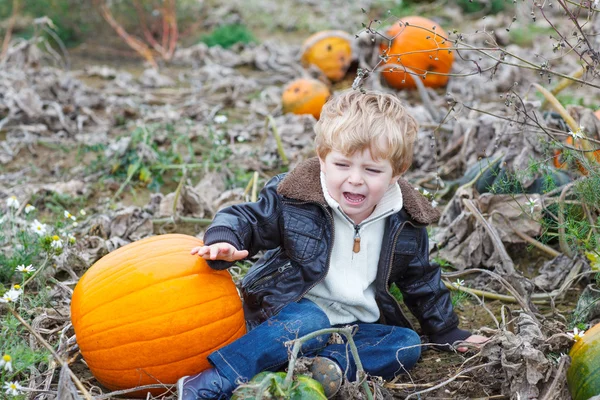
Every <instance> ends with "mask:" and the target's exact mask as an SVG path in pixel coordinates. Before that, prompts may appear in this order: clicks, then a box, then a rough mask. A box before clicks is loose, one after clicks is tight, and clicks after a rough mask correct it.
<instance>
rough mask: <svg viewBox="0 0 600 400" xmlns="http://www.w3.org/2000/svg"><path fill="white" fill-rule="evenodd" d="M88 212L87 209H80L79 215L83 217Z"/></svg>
mask: <svg viewBox="0 0 600 400" xmlns="http://www.w3.org/2000/svg"><path fill="white" fill-rule="evenodd" d="M86 214H87V213H86V212H85V210H83V209H82V210H79V215H81V216H82V217H83V216H85V215H86Z"/></svg>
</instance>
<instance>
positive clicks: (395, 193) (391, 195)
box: [319, 172, 402, 225]
mask: <svg viewBox="0 0 600 400" xmlns="http://www.w3.org/2000/svg"><path fill="white" fill-rule="evenodd" d="M319 175H320V181H321V190H322V191H323V196H324V197H325V201H326V202H327V204H329V207H331V208H332V209H333V210H334V211H335V212H337V213H339V214H341V215H342V216H343V217H345V219H347V220H348V222H350V221H352V219H351V218H350V217H348V215H346V213H345V212H344V211H343V210H342V207H340V204H339V203H338V202H337V201H336V200H335V199H334V198H333V197H331V195H330V194H329V191H328V190H327V184H326V183H325V174H324V173H323V172H321V173H320V174H319ZM401 209H402V192H401V191H400V186H398V183H394V184H393V185H390V187H389V188H388V189H387V190H386V191H385V193H384V194H383V197H382V198H381V200H380V201H379V203H377V205H376V206H375V209H374V210H373V212H372V213H371V215H369V216H368V217H367V218H365V220H364V221H362V222H361V223H360V224H359V225H364V224H366V223H368V222H369V221H372V220H374V219H377V218H378V217H379V216H381V215H384V214H388V215H389V214H393V213H397V212H398V211H400V210H401ZM352 223H353V224H354V222H352Z"/></svg>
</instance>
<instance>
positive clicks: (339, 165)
mask: <svg viewBox="0 0 600 400" xmlns="http://www.w3.org/2000/svg"><path fill="white" fill-rule="evenodd" d="M335 165H336V166H337V167H347V166H348V164H344V163H335Z"/></svg>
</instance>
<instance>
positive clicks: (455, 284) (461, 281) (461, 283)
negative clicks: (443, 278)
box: [452, 279, 465, 287]
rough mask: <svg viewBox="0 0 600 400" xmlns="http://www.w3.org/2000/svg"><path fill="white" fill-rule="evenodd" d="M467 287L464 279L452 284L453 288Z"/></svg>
mask: <svg viewBox="0 0 600 400" xmlns="http://www.w3.org/2000/svg"><path fill="white" fill-rule="evenodd" d="M464 285H465V281H464V280H462V279H457V280H456V282H452V286H454V287H459V286H464Z"/></svg>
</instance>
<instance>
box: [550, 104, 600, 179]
mask: <svg viewBox="0 0 600 400" xmlns="http://www.w3.org/2000/svg"><path fill="white" fill-rule="evenodd" d="M594 115H595V116H596V117H597V118H598V119H600V109H598V110H596V111H595V112H594ZM582 140H585V139H578V140H577V141H574V140H573V137H572V136H568V137H567V139H566V140H565V143H566V144H567V145H568V146H571V147H574V148H576V149H579V150H583V149H584V144H583V143H582ZM592 156H593V158H591V157H590V159H593V160H596V162H597V163H599V164H600V150H596V151H594V152H593V153H592ZM552 162H553V164H554V166H555V167H556V168H559V169H566V168H567V163H566V162H564V161H563V158H562V150H560V149H556V150H554V157H553V159H552ZM577 169H578V170H579V172H581V173H582V174H583V175H587V174H588V170H587V169H586V168H585V167H584V166H583V165H582V164H581V163H580V162H579V161H577Z"/></svg>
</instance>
